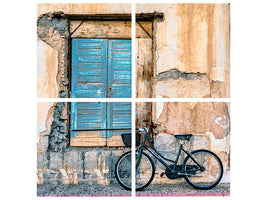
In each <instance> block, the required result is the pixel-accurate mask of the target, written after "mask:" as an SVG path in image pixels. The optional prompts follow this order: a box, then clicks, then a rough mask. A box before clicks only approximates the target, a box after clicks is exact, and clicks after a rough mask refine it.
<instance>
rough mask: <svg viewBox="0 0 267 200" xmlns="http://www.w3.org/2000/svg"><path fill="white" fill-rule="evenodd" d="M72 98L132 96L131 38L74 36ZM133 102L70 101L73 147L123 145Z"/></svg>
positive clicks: (129, 125)
mask: <svg viewBox="0 0 267 200" xmlns="http://www.w3.org/2000/svg"><path fill="white" fill-rule="evenodd" d="M71 97H72V98H130V97H131V40H115V39H73V40H72V84H71ZM129 132H131V103H125V102H124V103H117V102H114V103H106V102H101V103H98V102H96V103H83V102H72V103H71V145H72V146H123V143H122V140H121V136H120V134H123V133H129Z"/></svg>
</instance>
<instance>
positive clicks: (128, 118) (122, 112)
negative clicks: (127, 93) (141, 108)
mask: <svg viewBox="0 0 267 200" xmlns="http://www.w3.org/2000/svg"><path fill="white" fill-rule="evenodd" d="M131 107H132V106H131V103H129V102H112V103H108V105H107V128H108V129H114V130H109V131H108V132H107V137H111V136H112V135H114V134H117V135H118V134H123V133H131V124H132V114H131Z"/></svg>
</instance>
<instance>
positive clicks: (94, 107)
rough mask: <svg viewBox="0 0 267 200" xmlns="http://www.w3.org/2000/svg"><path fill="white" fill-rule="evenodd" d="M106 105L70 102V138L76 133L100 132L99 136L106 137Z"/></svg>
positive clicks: (101, 103)
mask: <svg viewBox="0 0 267 200" xmlns="http://www.w3.org/2000/svg"><path fill="white" fill-rule="evenodd" d="M106 106H107V105H106V103H103V102H94V103H91V102H90V103H84V102H71V112H72V115H71V121H72V123H71V138H74V137H75V136H76V133H77V132H78V131H90V130H91V131H93V130H94V131H96V130H100V131H101V136H102V137H106V130H105V129H106V128H107V123H106V116H107V112H106V110H107V108H106Z"/></svg>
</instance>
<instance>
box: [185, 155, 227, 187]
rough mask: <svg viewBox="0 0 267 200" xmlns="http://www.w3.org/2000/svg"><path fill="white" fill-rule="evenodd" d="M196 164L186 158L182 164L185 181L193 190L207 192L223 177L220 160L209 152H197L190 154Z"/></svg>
mask: <svg viewBox="0 0 267 200" xmlns="http://www.w3.org/2000/svg"><path fill="white" fill-rule="evenodd" d="M191 156H192V157H193V158H194V159H195V161H197V163H198V164H199V165H201V166H202V169H201V168H200V167H198V165H197V164H196V162H195V161H194V160H193V159H192V158H190V157H189V156H187V157H186V158H185V160H184V163H183V168H184V169H185V172H186V175H185V177H184V178H185V180H186V181H187V182H188V183H189V184H190V185H191V186H193V187H194V188H197V189H202V190H207V189H211V188H213V187H215V186H216V185H217V184H218V183H219V182H220V180H221V179H222V176H223V165H222V162H221V160H220V158H219V157H218V156H217V155H216V154H214V153H213V152H211V151H208V150H197V151H194V152H192V153H191Z"/></svg>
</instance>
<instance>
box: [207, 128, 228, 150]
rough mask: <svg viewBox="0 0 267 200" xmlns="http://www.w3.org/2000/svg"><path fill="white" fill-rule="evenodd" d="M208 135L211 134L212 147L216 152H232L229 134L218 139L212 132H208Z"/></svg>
mask: <svg viewBox="0 0 267 200" xmlns="http://www.w3.org/2000/svg"><path fill="white" fill-rule="evenodd" d="M206 135H207V136H209V140H210V149H212V151H214V152H216V153H219V152H225V153H227V154H229V153H230V144H229V134H228V135H227V136H226V137H224V138H222V139H216V138H215V137H214V135H213V133H211V132H206Z"/></svg>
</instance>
